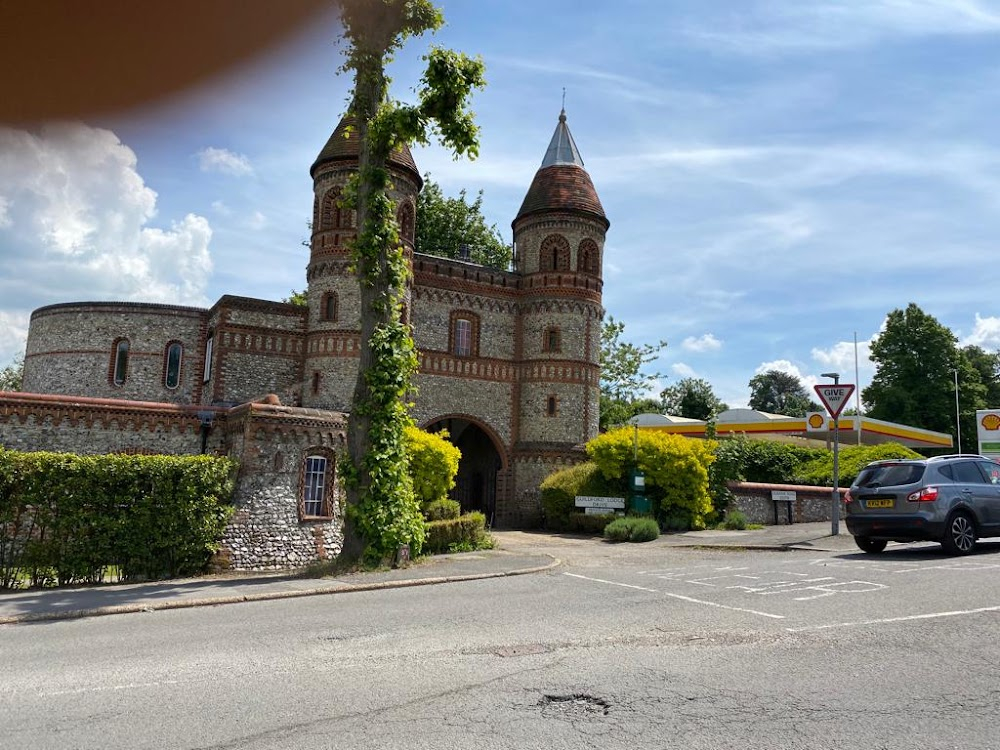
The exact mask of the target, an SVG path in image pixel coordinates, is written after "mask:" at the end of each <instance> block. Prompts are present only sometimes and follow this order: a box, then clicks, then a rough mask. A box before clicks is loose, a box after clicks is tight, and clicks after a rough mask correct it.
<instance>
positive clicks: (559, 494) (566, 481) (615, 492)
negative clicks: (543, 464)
mask: <svg viewBox="0 0 1000 750" xmlns="http://www.w3.org/2000/svg"><path fill="white" fill-rule="evenodd" d="M541 493H542V511H543V513H544V514H545V516H544V517H545V528H547V529H550V530H552V531H572V532H580V533H594V534H599V533H600V532H601V531H602V530H603V529H604V525H605V524H606V523H607V520H606V518H607V517H606V516H604V515H601V516H589V518H591V519H595V520H593V521H590V520H587V519H588V516H586V515H585V514H584V513H583V512H582V510H581V509H579V508H577V507H576V496H577V495H592V496H595V497H625V485H624V483H623V482H621V481H608V480H607V479H605V478H604V477H603V476H602V475H601V472H600V470H599V469H598V467H597V464H595V463H593V462H590V461H588V462H586V463H582V464H577V465H576V466H571V467H569V468H567V469H561V470H560V471H556V472H553V473H552V474H549V476H547V477H546V478H545V479H544V481H543V482H542V484H541ZM601 519H604V521H603V523H601Z"/></svg>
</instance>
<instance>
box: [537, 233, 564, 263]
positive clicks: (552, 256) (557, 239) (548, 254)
mask: <svg viewBox="0 0 1000 750" xmlns="http://www.w3.org/2000/svg"><path fill="white" fill-rule="evenodd" d="M538 270H539V271H568V270H569V242H567V241H566V238H565V237H563V236H562V235H561V234H550V235H549V236H548V237H546V238H545V239H544V240H542V247H541V250H540V251H539V258H538Z"/></svg>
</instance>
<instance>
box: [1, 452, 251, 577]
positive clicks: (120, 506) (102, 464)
mask: <svg viewBox="0 0 1000 750" xmlns="http://www.w3.org/2000/svg"><path fill="white" fill-rule="evenodd" d="M234 469H235V463H234V462H233V461H231V460H229V459H224V458H215V457H210V456H128V455H88V456H76V455H71V454H65V453H20V452H16V451H7V450H4V449H2V448H0V584H2V585H3V586H4V587H6V588H12V587H16V586H19V585H22V584H23V583H27V584H29V585H42V584H51V583H58V584H60V585H65V584H71V583H81V582H98V581H101V580H102V579H103V577H104V575H105V572H106V571H107V570H109V569H112V568H113V569H116V570H117V573H118V578H119V579H120V580H123V581H129V580H150V579H159V578H171V577H177V576H182V575H192V574H195V573H200V572H202V571H203V570H204V569H205V567H206V565H207V563H208V561H209V558H210V557H211V555H212V553H213V552H214V551H216V550H217V549H218V545H219V541H220V540H221V538H222V534H223V532H224V530H225V527H226V523H227V522H228V520H229V518H230V516H231V514H232V512H233V508H232V505H231V496H232V491H233V475H234Z"/></svg>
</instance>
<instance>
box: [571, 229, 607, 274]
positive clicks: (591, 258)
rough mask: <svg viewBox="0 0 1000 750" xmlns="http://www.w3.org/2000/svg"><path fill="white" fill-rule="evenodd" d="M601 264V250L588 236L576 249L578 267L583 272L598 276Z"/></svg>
mask: <svg viewBox="0 0 1000 750" xmlns="http://www.w3.org/2000/svg"><path fill="white" fill-rule="evenodd" d="M600 266H601V263H600V250H598V248H597V243H596V242H594V241H593V240H592V239H590V238H589V237H588V238H587V239H585V240H583V241H582V242H581V243H580V246H579V247H578V248H577V250H576V268H577V270H578V271H580V272H581V273H589V274H591V275H593V276H597V274H598V269H599V268H600Z"/></svg>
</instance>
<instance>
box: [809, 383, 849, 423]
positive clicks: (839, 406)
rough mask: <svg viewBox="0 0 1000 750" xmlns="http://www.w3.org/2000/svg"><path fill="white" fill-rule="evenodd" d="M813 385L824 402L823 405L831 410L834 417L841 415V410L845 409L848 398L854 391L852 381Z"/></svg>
mask: <svg viewBox="0 0 1000 750" xmlns="http://www.w3.org/2000/svg"><path fill="white" fill-rule="evenodd" d="M813 387H814V388H815V389H816V395H817V396H819V400H820V401H822V402H823V406H825V407H826V410H827V411H828V412H830V416H831V417H833V418H834V419H836V418H837V417H839V416H840V412H842V411H843V410H844V407H845V406H846V405H847V401H848V399H850V398H851V394H852V393H854V386H853V385H851V384H850V383H844V384H841V385H817V386H813Z"/></svg>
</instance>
